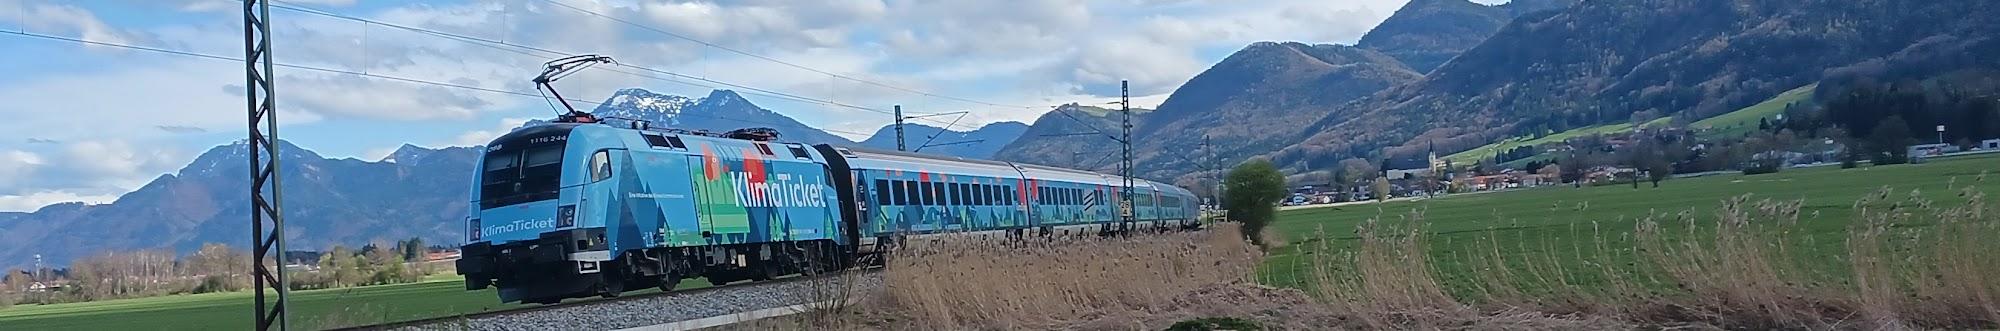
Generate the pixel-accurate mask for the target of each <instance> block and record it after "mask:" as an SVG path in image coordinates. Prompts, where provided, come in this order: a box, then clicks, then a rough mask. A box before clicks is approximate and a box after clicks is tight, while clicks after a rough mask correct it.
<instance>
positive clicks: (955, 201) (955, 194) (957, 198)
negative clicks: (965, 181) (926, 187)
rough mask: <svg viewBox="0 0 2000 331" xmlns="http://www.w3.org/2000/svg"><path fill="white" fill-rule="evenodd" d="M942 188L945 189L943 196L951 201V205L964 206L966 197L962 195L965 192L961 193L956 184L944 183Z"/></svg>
mask: <svg viewBox="0 0 2000 331" xmlns="http://www.w3.org/2000/svg"><path fill="white" fill-rule="evenodd" d="M944 187H946V189H944V195H946V197H950V199H952V205H966V195H964V193H966V191H962V187H958V183H944Z"/></svg>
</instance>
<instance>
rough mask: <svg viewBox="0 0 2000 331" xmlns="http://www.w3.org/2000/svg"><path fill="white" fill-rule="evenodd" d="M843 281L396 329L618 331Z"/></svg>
mask: <svg viewBox="0 0 2000 331" xmlns="http://www.w3.org/2000/svg"><path fill="white" fill-rule="evenodd" d="M840 277H841V276H828V277H822V278H819V279H807V280H777V281H770V282H765V283H754V284H744V285H736V286H730V287H727V288H720V289H714V290H707V291H693V292H683V293H673V294H667V295H660V296H654V297H647V298H637V299H630V300H619V301H608V302H588V303H578V304H572V305H569V306H564V307H558V308H552V309H544V310H536V311H526V312H521V313H516V314H505V315H497V316H487V317H477V318H470V319H461V320H453V321H446V322H439V323H438V324H431V325H423V326H413V327H406V328H400V329H396V330H537V331H540V330H551V331H553V330H616V329H623V328H632V327H641V326H648V325H657V324H665V323H672V322H679V321H686V320H693V319H699V318H706V317H713V316H722V315H728V314H735V313H742V312H749V311H755V310H760V309H770V308H778V307H784V306H791V305H798V304H804V303H807V302H814V301H825V300H830V299H835V298H830V297H826V296H816V295H814V294H813V293H815V292H822V293H823V292H828V291H816V290H815V289H816V288H827V287H828V286H840V285H837V284H836V283H835V282H836V281H834V280H832V279H837V278H840ZM849 278H850V279H852V280H853V281H854V282H856V283H855V285H854V286H853V287H852V288H854V289H857V290H860V289H875V288H880V287H881V284H882V278H881V277H880V275H879V274H878V273H875V272H862V273H859V274H857V275H854V276H851V277H849ZM816 297H817V298H816Z"/></svg>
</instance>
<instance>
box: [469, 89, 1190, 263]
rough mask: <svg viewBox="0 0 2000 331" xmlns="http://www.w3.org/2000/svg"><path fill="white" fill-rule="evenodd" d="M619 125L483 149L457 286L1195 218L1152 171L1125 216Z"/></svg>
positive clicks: (1101, 177) (932, 172)
mask: <svg viewBox="0 0 2000 331" xmlns="http://www.w3.org/2000/svg"><path fill="white" fill-rule="evenodd" d="M589 122H595V121H589ZM632 124H633V125H630V126H614V125H609V124H601V123H576V122H575V121H570V122H568V123H563V122H559V123H551V124H545V125H539V126H533V127H527V128H522V129H520V130H516V131H514V132H512V133H509V134H506V135H504V136H501V137H499V138H497V139H495V140H494V141H493V142H492V143H490V144H487V147H486V150H485V156H484V159H483V161H482V162H481V164H480V165H479V169H478V171H477V172H476V175H475V176H474V178H473V183H474V184H473V185H474V186H473V188H472V197H471V199H472V201H471V204H470V205H471V207H470V209H471V210H470V211H469V214H468V215H469V217H468V218H467V220H466V239H467V241H466V242H467V243H468V244H466V245H464V247H462V248H463V257H462V258H461V259H460V260H459V261H458V273H459V274H462V275H464V276H465V279H466V287H467V289H469V290H477V289H484V288H487V287H498V288H499V292H500V299H501V301H504V302H530V303H555V302H558V301H560V300H562V299H565V298H576V297H586V296H593V295H596V296H616V295H618V294H619V293H622V292H625V291H629V290H636V289H642V288H647V287H659V288H662V289H671V288H672V287H674V286H675V285H677V284H679V282H680V281H681V280H683V279H691V278H698V277H700V278H707V279H708V280H709V281H710V282H713V283H716V284H723V283H728V282H734V281H741V280H763V279H769V278H773V277H779V276H783V275H788V274H793V273H800V272H805V271H808V270H833V269H838V268H844V267H846V266H848V265H849V264H851V263H853V262H854V261H855V260H856V258H857V257H859V256H865V255H868V254H878V253H879V252H880V251H882V250H884V249H887V248H889V247H893V246H895V245H897V244H898V243H901V242H907V241H909V240H912V239H921V238H925V237H930V236H943V235H951V234H958V233H988V234H990V233H1003V234H1006V235H1012V236H1016V237H1020V236H1028V235H1047V234H1053V233H1116V232H1122V231H1132V230H1134V229H1143V228H1169V227H1193V226H1196V225H1197V223H1196V220H1195V215H1196V211H1195V201H1197V200H1195V198H1194V196H1193V195H1192V194H1191V193H1190V192H1188V191H1187V190H1183V189H1181V188H1177V187H1173V186H1170V185H1164V184H1159V183H1154V182H1149V181H1143V180H1135V182H1134V185H1133V186H1134V187H1132V193H1131V194H1133V202H1134V203H1133V208H1132V210H1131V212H1132V213H1133V214H1134V216H1135V217H1134V218H1135V219H1136V221H1132V222H1123V221H1121V217H1120V215H1119V208H1117V207H1118V205H1119V203H1118V201H1119V199H1118V194H1119V191H1118V187H1119V186H1120V185H1121V182H1122V181H1121V180H1120V178H1118V177H1116V176H1112V175H1105V174H1099V173H1093V172H1086V171H1078V170H1069V169H1061V168H1054V167H1046V166H1038V165H1030V164H1020V163H1008V162H996V161H984V160H969V159H961V158H955V157H941V156H933V155H922V154H914V153H903V152H894V151H874V150H864V149H851V148H845V147H836V146H832V145H812V146H807V145H802V144H797V143H784V142H777V141H772V140H771V139H769V138H770V137H774V136H775V134H767V135H763V136H759V135H733V136H714V135H707V134H698V133H690V132H671V131H664V130H648V129H645V128H644V126H643V122H634V123H632ZM759 137H761V138H759ZM739 138H749V139H739Z"/></svg>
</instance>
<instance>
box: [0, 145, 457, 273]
mask: <svg viewBox="0 0 2000 331" xmlns="http://www.w3.org/2000/svg"><path fill="white" fill-rule="evenodd" d="M248 147H249V145H247V144H244V143H241V142H238V143H236V144H230V145H223V146H218V147H215V148H213V149H210V150H208V151H207V152H205V153H202V154H201V155H200V156H198V157H196V158H195V159H194V161H193V162H191V163H189V164H188V165H187V166H186V167H183V168H181V169H180V171H177V172H174V173H171V174H165V175H161V176H160V177H158V178H155V179H154V180H153V181H152V182H150V183H148V184H146V185H145V186H143V187H140V188H139V189H138V190H134V191H132V192H131V193H126V194H125V195H123V196H120V197H118V199H117V200H116V201H113V202H111V203H108V204H102V205H85V204H83V203H75V202H72V203H60V204H54V205H49V206H46V207H43V208H41V209H39V210H36V211H35V212H33V213H11V214H7V215H0V242H5V243H7V244H5V245H0V266H16V267H18V266H24V265H27V264H29V263H32V261H33V260H32V257H33V256H34V255H36V254H40V255H42V256H43V258H44V259H46V260H47V261H48V262H49V263H52V264H58V265H59V264H62V263H66V261H69V260H71V259H75V258H79V257H83V256H87V255H90V254H96V253H99V252H104V251H109V250H137V249H155V248H164V249H172V250H175V251H179V252H191V251H193V250H195V249H197V248H199V247H200V246H201V244H203V243H211V242H216V243H227V244H232V245H236V246H238V247H247V246H248V244H249V239H248V235H247V233H248V232H249V231H248V230H249V224H248V223H249V215H250V207H249V203H248V202H247V201H246V199H245V197H246V196H247V194H248V190H247V189H246V188H247V187H249V186H250V183H249V178H248V177H249V176H248V174H249V173H250V169H249V165H250V160H249V149H248ZM278 155H279V156H280V162H281V164H283V165H284V167H285V168H284V171H283V174H284V175H283V176H282V178H280V180H281V181H282V182H283V184H284V192H283V193H284V195H285V201H286V202H287V203H286V204H285V205H284V206H283V208H284V210H285V214H286V215H287V217H286V224H285V229H286V230H285V231H286V240H287V241H288V243H287V245H288V246H289V247H288V248H292V249H301V250H317V249H324V248H326V247H331V246H332V245H335V244H345V245H351V246H359V245H362V244H366V243H370V242H377V241H381V242H389V241H394V240H402V239H408V238H412V237H420V238H423V239H424V242H428V243H436V244H451V243H456V242H458V241H459V240H460V239H459V238H460V237H461V234H462V233H463V232H462V229H461V228H462V226H460V224H461V223H460V222H462V221H463V220H464V217H465V211H466V209H465V208H466V202H467V200H468V199H467V198H466V197H467V196H468V193H469V192H468V190H469V189H470V185H468V184H466V182H465V181H466V178H470V174H471V172H472V166H473V164H475V163H476V162H477V160H478V157H479V153H478V151H477V150H476V149H474V148H470V147H452V148H444V149H427V148H422V147H416V146H408V145H405V146H403V147H402V148H400V149H398V150H396V151H395V152H394V153H392V154H391V156H390V157H389V158H388V159H385V160H382V161H362V160H356V159H352V158H343V159H331V158H326V157H322V156H320V155H319V154H316V153H313V152H312V151H310V150H306V149H304V148H299V147H298V146H294V145H292V144H291V143H288V142H280V144H279V150H278Z"/></svg>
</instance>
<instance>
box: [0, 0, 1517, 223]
mask: <svg viewBox="0 0 2000 331" xmlns="http://www.w3.org/2000/svg"><path fill="white" fill-rule="evenodd" d="M1406 1H1407V0H1340V1H1324V0H1271V1H1266V2H1259V3H1257V4H1255V5H1246V4H1245V3H1242V2H1239V1H1215V0H1123V1H1085V0H1023V1H884V0H826V1H790V0H745V1H726V2H725V1H713V2H710V1H682V0H674V1H670V2H656V1H646V2H633V1H564V2H563V3H564V4H568V5H572V6H577V7H581V8H584V9H586V10H591V11H596V12H600V13H606V14H609V15H613V16H617V17H620V18H623V19H625V20H629V21H634V22H639V23H642V24H646V25H649V26H652V27H657V28H660V29H664V30H668V31H673V32H675V33H680V34H684V35H688V36H691V37H695V38H700V39H704V40H706V41H709V42H714V43H716V44H719V45H724V46H727V47H732V48H737V49H742V50H746V51H750V52H753V53H756V54H759V55H762V56H766V57H771V58H776V59H780V60H782V61H785V62H790V63H795V64H800V65H804V66H808V67H812V68H815V69H818V70H823V71H828V72H833V73H838V74H841V75H846V76H851V77H860V78H864V79H867V80H871V81H876V82H882V83H887V84H889V85H894V86H899V87H905V88H912V89H917V90H924V91H932V92H937V93H940V94H946V95H951V96H956V97H965V98H971V99H977V100H982V101H989V102H995V103H1001V104H1010V105H1022V106H1031V107H1029V108H1032V109H1020V108H1018V107H1014V108H1006V107H993V106H987V105H980V104H975V103H967V102H961V101H952V100H946V99H942V98H935V97H929V96H923V95H918V94H914V93H909V92H906V91H898V90H896V89H891V88H885V87H881V86H875V85H872V84H865V83H858V82H851V81H844V80H839V79H833V78H831V77H828V76H826V75H824V74H818V73H812V72H809V71H807V70H801V69H798V68H792V67H789V66H786V65H783V64H778V63H772V62H769V61H765V60H761V59H755V58H751V57H746V56H742V55H738V54H734V53H731V52H728V51H724V50H720V49H714V48H707V47H703V46H701V45H700V44H697V43H693V42H689V41H684V40H679V39H675V38H673V37H669V36H665V35H661V34H659V33H655V32H652V31H646V30H645V29H640V28H634V27H630V26H626V25H624V24H622V23H618V22H613V21H609V20H605V19H601V18H597V17H592V16H589V15H587V14H583V13H578V12H576V11H573V10H571V9H568V8H562V7H558V6H551V5H549V4H548V3H545V2H540V1H502V2H478V1H475V2H472V3H451V4H427V3H399V4H394V5H392V6H391V8H386V9H363V8H355V7H354V6H353V4H354V3H355V1H353V0H289V1H286V2H285V3H287V4H293V5H305V6H306V7H312V8H320V9H326V10H329V11H334V12H338V13H342V14H350V15H354V16H361V17H369V18H372V19H376V20H381V21H386V22H390V23H395V24H399V25H408V26H415V27H422V28H426V29H435V30H440V31H445V32H449V33H453V34H461V35H469V36H474V37H477V38H483V39H491V40H501V41H506V42H509V43H516V44H525V45H533V46H536V47H540V48H545V49H551V50H556V51H561V52H571V53H599V54H605V55H611V56H613V57H615V58H617V59H618V60H619V61H620V62H621V63H630V64H635V65H640V66H645V67H650V68H658V69H663V70H668V71H673V72H677V73H682V74H688V75H693V76H699V77H708V78H712V79H716V80H721V81H727V82H732V83H739V84H742V85H750V86H754V87H760V88H765V89H772V90H779V91H782V92H786V93H790V94H796V95H801V96H806V97H811V98H816V99H830V100H835V101H837V102H841V103H846V104H853V105H860V106H866V107H879V108H886V107H888V105H893V104H903V105H907V106H910V108H911V109H916V110H917V111H919V112H939V111H952V110H971V111H972V113H971V114H970V115H968V116H967V117H966V118H965V119H964V121H963V122H962V123H961V125H962V126H963V127H977V126H979V125H984V124H988V123H992V122H998V121H1010V120H1011V121H1022V122H1028V121H1032V120H1034V119H1035V118H1036V117H1038V116H1040V115H1041V114H1042V112H1043V111H1045V110H1046V108H1042V107H1046V106H1052V105H1056V104H1062V103H1068V102H1080V103H1085V104H1101V103H1103V102H1105V101H1111V100H1115V99H1116V98H1115V97H1116V94H1117V82H1118V81H1119V80H1121V79H1124V80H1130V81H1131V82H1132V84H1133V89H1134V93H1135V94H1136V95H1138V97H1136V98H1135V100H1134V101H1135V106H1138V107H1146V108H1150V107H1153V106H1156V105H1157V104H1158V103H1159V100H1162V99H1164V97H1165V96H1166V93H1168V92H1170V91H1172V89H1174V88H1176V87H1178V86H1179V84H1180V83H1182V82H1184V81H1185V80H1186V79H1188V78H1190V77H1192V76H1193V75H1194V74H1195V73H1198V72H1200V71H1201V70H1203V69H1205V68H1207V67H1208V66H1209V65H1210V64H1212V63H1213V62H1214V61H1216V60H1219V56H1220V55H1219V54H1215V52H1216V51H1215V50H1218V49H1236V48H1240V47H1242V46H1243V45H1245V44H1248V43H1250V42H1254V41H1262V40H1296V41H1303V42H1308V43H1325V42H1335V43H1340V42H1352V41H1354V40H1356V39H1358V38H1359V37H1360V35H1361V34H1362V33H1364V32H1365V31H1367V29H1368V28H1369V27H1371V26H1373V25H1375V24H1376V23H1378V22H1380V20H1381V19H1383V18H1386V17H1387V16H1388V15H1389V14H1390V13H1392V12H1393V11H1394V10H1395V9H1396V8H1397V7H1399V6H1400V5H1401V4H1403V3H1404V2H1406ZM1482 1H1484V0H1482ZM23 3H24V2H23V1H21V0H0V11H6V12H8V13H7V14H14V13H12V12H11V11H12V10H7V9H14V8H19V9H22V10H25V12H24V13H28V14H31V15H28V16H29V17H30V18H29V20H27V21H24V22H23V23H26V24H25V25H26V27H27V28H28V29H29V30H31V31H33V32H37V33H48V34H55V35H62V36H70V37H77V38H82V39H88V40H96V41H104V42H119V43H132V44H140V45H146V46H155V47H162V48H169V49H181V50H190V51H196V52H201V53H208V54H217V55H223V56H240V53H241V49H240V47H241V45H240V43H238V42H239V41H240V39H239V38H240V37H241V30H240V27H239V26H236V25H237V24H239V23H237V22H238V20H236V18H235V15H236V13H235V12H234V11H235V10H236V9H237V8H238V7H239V4H240V3H238V2H232V1H226V0H177V1H161V2H134V3H126V4H120V3H118V2H110V3H111V4H107V5H101V6H100V5H98V4H92V5H90V6H82V5H70V4H69V3H67V2H59V1H37V2H33V3H32V4H28V5H22V4H23ZM8 4H13V5H17V6H6V5H8ZM119 5H124V6H128V7H146V6H154V7H157V8H167V9H179V10H187V11H191V12H196V13H192V14H189V15H192V16H208V17H203V19H195V20H188V21H187V22H158V21H148V22H144V23H135V22H118V21H116V20H117V19H121V18H122V17H126V16H129V15H100V14H101V13H92V12H91V11H90V9H98V10H107V9H103V8H114V9H109V10H146V9H148V8H118V7H116V6H119ZM162 6H164V7H162ZM273 14H274V15H275V16H279V18H281V19H278V20H274V23H275V24H276V26H275V27H274V28H276V31H274V34H275V35H277V36H278V37H280V39H279V42H278V43H277V44H275V46H274V47H276V51H277V52H278V57H277V59H278V61H279V62H282V63H294V64H303V65H310V66H318V67H328V68H332V69H337V70H346V71H354V72H365V73H369V74H374V75H386V76H397V77H409V78H416V79H422V80H428V81H437V82H447V83H452V84H460V85H467V86H477V87H480V88H487V89H498V90H507V91H517V92H525V93H534V88H533V86H532V85H530V84H529V83H528V82H527V78H528V77H529V76H531V75H533V74H534V72H535V71H536V69H538V68H539V67H540V64H541V62H543V61H546V60H547V58H548V57H549V56H547V55H531V56H524V55H520V54H514V53H510V52H503V51H498V50H494V49H491V48H487V47H486V46H479V45H474V44H468V43H464V42H460V41H452V40H446V39H443V38H439V37H438V36H434V35H428V34H423V33H416V32H409V31H403V30H399V29H395V28H391V27H386V26H381V25H364V24H361V23H357V22H352V21H344V20H340V19H334V18H327V17H319V16H314V15H308V14H302V13H296V12H290V11H283V10H274V12H273ZM106 19H112V20H113V21H110V22H107V21H105V20H106ZM8 21H11V20H8ZM11 23H14V22H6V23H0V24H11ZM139 24H144V26H145V27H144V28H134V27H135V26H139ZM500 47H505V46H500ZM78 49H88V50H91V51H90V52H78V53H79V54H86V55H90V56H104V57H106V58H108V59H111V60H113V61H102V62H103V63H106V64H105V65H102V66H93V67H91V68H79V69H76V70H72V71H65V72H60V73H57V74H47V75H39V74H38V75H23V76H19V77H13V78H10V79H8V80H5V81H0V100H9V103H8V104H6V105H0V108H4V109H7V111H8V112H9V113H10V115H11V114H14V113H15V111H14V110H15V109H62V110H64V111H60V112H21V113H25V115H21V116H16V117H15V118H10V120H9V121H0V131H5V132H11V133H15V134H17V135H19V136H22V137H31V138H33V139H43V140H49V141H63V142H65V144H77V146H87V147H67V146H68V145H57V144H32V145H34V146H26V147H22V148H23V151H21V153H30V154H31V155H35V157H37V158H39V159H40V161H41V162H43V163H64V162H70V160H71V159H74V158H77V157H79V155H78V154H79V153H76V152H73V151H68V150H62V148H74V149H82V148H93V149H94V150H92V151H90V152H91V153H87V154H92V155H91V156H93V157H98V158H109V159H105V160H91V161H92V162H100V161H101V162H104V163H100V164H91V165H88V166H82V167H75V168H77V170H73V171H76V172H79V173H78V174H76V175H78V176H72V178H104V179H102V180H90V181H88V182H71V183H61V182H53V181H44V180H40V179H36V180H34V181H33V182H28V181H27V180H26V179H21V178H22V177H29V176H26V175H21V176H8V178H6V179H0V181H6V180H9V179H14V181H15V182H16V183H15V184H14V185H13V186H14V187H7V186H8V185H6V184H5V183H0V195H5V194H11V195H5V196H4V197H0V199H14V200H11V201H28V200H24V199H27V198H28V197H43V198H47V197H55V196H62V195H60V194H57V193H50V192H66V193H62V194H69V195H70V196H75V197H92V196H107V195H115V194H116V193H122V192H123V191H117V190H121V189H122V190H129V189H131V188H133V187H136V186H137V185H139V184H143V182H144V180H148V179H150V178H151V177H153V176H156V175H157V174H158V173H160V172H164V171H167V170H170V169H171V168H172V167H173V166H178V164H176V163H175V162H169V161H185V160H180V159H179V157H181V156H185V155H184V154H167V155H155V154H156V153H153V151H155V150H157V149H165V148H162V147H164V146H162V145H165V144H167V143H155V142H154V141H160V140H161V139H160V138H163V137H170V136H171V135H175V133H173V132H168V131H166V130H162V129H161V128H162V126H171V127H175V128H187V130H182V131H183V132H199V131H201V130H206V131H208V132H212V133H214V134H216V135H231V134H233V133H240V132H241V130H242V129H243V128H242V122H241V121H242V118H241V112H242V110H243V108H244V106H243V100H242V95H241V93H242V91H243V87H242V85H241V84H242V80H243V76H242V74H241V68H242V67H241V64H240V63H233V62H227V61H214V60H205V59H192V58H185V57H179V56H174V55H163V54H153V53H147V52H139V51H115V52H105V51H103V50H106V48H102V47H80V48H78ZM523 51H524V52H530V53H533V51H525V50H523ZM30 55H31V56H68V55H74V54H30ZM16 56H20V55H16ZM612 69H616V68H615V67H614V68H612ZM618 70H623V71H628V72H639V71H638V70H635V69H618ZM278 71H279V73H278V79H279V86H280V91H279V95H278V98H279V109H280V111H281V112H283V113H282V114H280V118H281V119H283V120H285V121H286V122H285V123H286V124H287V125H293V124H305V123H315V122H320V121H322V120H341V121H345V123H353V122H364V123H365V122H367V121H406V122H408V121H416V122H423V121H433V122H435V121H469V120H477V121H493V120H494V118H495V117H510V118H506V119H503V120H499V121H498V123H494V124H496V126H494V127H489V128H483V129H475V130H471V131H468V132H464V133H462V134H459V135H457V136H451V135H449V134H444V135H443V136H442V137H438V136H427V137H426V138H422V139H423V140H439V141H430V143H432V144H440V145H460V146H465V145H479V144H484V143H486V142H487V141H489V140H491V139H492V138H493V137H495V136H498V135H501V134H505V133H506V132H508V131H509V130H511V129H513V128H514V127H516V126H519V125H520V124H521V123H522V122H525V121H526V120H525V119H522V118H511V117H525V116H531V115H530V114H534V115H544V114H547V111H546V110H545V109H542V108H543V107H544V106H542V102H540V101H538V100H532V99H533V98H524V97H521V96H513V95H505V94H495V93H489V92H478V91H468V90H462V89H456V88H448V87H438V86H430V85H423V84H413V83H408V82H397V81H391V80H382V79H374V78H362V77H355V76H350V75H341V74H331V73H321V72H311V71H303V70H297V69H286V68H280V69H279V70H278ZM645 75H653V74H645ZM702 84H706V83H702ZM557 85H558V87H559V88H560V89H561V90H562V91H563V92H565V96H568V97H571V98H574V99H581V100H593V101H594V100H600V99H602V98H604V97H608V96H609V95H610V94H611V93H614V92H615V91H616V90H618V89H620V88H624V87H634V86H642V87H646V88H648V89H653V90H656V91H672V92H675V93H680V94H689V95H690V96H700V95H702V93H705V92H706V91H705V88H696V87H689V86H682V85H677V84H674V83H669V82H664V81H659V80H652V79H646V78H640V77H633V76H630V75H625V74H619V73H613V72H610V71H602V70H590V71H585V72H584V73H581V74H578V75H576V76H572V77H571V78H569V79H568V80H564V81H562V82H560V83H558V84H557ZM718 87H719V86H718ZM723 88H727V87H723ZM731 89H735V90H739V92H743V93H744V94H746V96H747V97H749V98H751V99H752V100H754V101H757V102H758V103H759V104H760V105H763V106H765V107H767V108H771V109H773V110H776V111H779V112H781V113H785V114H787V115H791V116H793V117H795V118H798V119H800V120H801V121H803V122H805V123H807V124H809V125H815V126H821V127H825V128H828V129H834V130H841V131H860V132H872V131H874V130H875V129H876V128H879V127H880V126H881V125H882V124H883V123H886V122H887V121H888V120H887V116H886V115H881V114H877V113H872V112H864V111H859V110H852V109H845V108H839V107H828V106H823V105H812V104H809V103H798V102H785V101H778V100H777V99H779V98H770V97H762V96H758V95H756V93H753V92H751V91H747V90H745V89H741V88H731ZM588 106H589V105H579V107H588ZM76 114H87V115H86V116H77V115H76ZM328 122H332V121H328ZM933 124H934V123H933ZM342 127H352V126H342ZM461 128H462V127H461ZM475 128H477V127H475ZM313 129H317V128H314V127H313V126H310V125H308V126H302V127H298V128H294V129H289V130H313ZM452 130H457V129H452ZM292 132H298V131H292ZM364 134H365V133H364ZM180 135H181V136H195V135H197V134H180ZM850 138H860V137H850ZM85 144H92V145H85ZM357 144H358V143H357ZM367 144H370V145H369V146H373V144H378V143H375V142H369V143H367ZM0 147H11V146H0ZM364 147H365V146H348V147H346V148H345V149H346V150H349V151H356V150H363V152H359V153H358V154H359V155H362V156H364V157H369V158H373V159H380V156H384V155H387V154H388V153H389V152H390V151H393V150H394V148H387V149H367V148H364ZM37 148H46V149H37ZM0 150H5V149H4V148H0ZM37 153H38V154H37ZM0 157H11V158H17V159H19V158H20V155H18V154H11V153H7V154H0ZM161 160H169V161H161ZM25 164H27V163H24V162H15V163H13V165H12V166H13V168H12V169H10V168H8V166H7V165H0V175H10V173H8V172H10V171H11V172H16V173H25V172H23V171H30V172H34V173H37V174H41V173H45V172H47V171H53V170H43V169H41V168H39V167H33V166H23V165H25ZM30 168H33V169H30ZM20 169H30V170H20ZM65 171H72V170H65ZM86 172H87V173H86ZM85 176H100V177H85ZM36 177H53V176H36ZM72 181H74V179H72ZM30 192H36V193H30ZM32 194H40V195H32ZM5 197H14V198H5ZM41 200H47V199H41ZM41 200H35V201H41Z"/></svg>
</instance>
